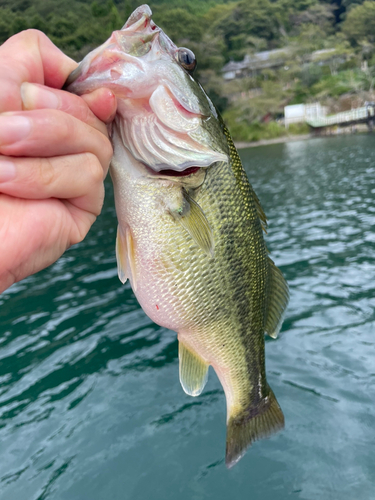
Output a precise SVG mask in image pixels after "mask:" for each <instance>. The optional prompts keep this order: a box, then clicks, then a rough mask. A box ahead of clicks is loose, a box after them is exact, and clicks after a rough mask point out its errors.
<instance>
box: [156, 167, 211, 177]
mask: <svg viewBox="0 0 375 500" xmlns="http://www.w3.org/2000/svg"><path fill="white" fill-rule="evenodd" d="M200 169H201V167H189V168H186V169H185V170H182V171H181V172H179V171H178V170H173V169H171V168H167V169H164V170H159V172H156V171H155V170H151V169H149V171H150V170H151V172H152V173H153V175H157V176H162V177H187V176H189V175H193V174H196V173H197V172H198V170H200Z"/></svg>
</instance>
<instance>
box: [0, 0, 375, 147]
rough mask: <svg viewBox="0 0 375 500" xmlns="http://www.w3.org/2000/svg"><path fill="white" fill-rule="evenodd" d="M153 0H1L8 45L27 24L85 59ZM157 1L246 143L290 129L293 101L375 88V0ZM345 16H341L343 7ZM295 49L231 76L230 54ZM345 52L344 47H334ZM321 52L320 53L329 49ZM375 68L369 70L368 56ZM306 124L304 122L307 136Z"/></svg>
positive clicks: (167, 26) (0, 31)
mask: <svg viewBox="0 0 375 500" xmlns="http://www.w3.org/2000/svg"><path fill="white" fill-rule="evenodd" d="M142 3H144V0H0V43H2V42H3V41H5V40H6V39H7V38H8V37H9V36H11V35H13V34H14V33H17V32H19V31H21V30H23V29H27V28H36V29H39V30H41V31H43V32H45V33H46V34H47V36H49V37H50V38H51V39H52V41H53V42H54V43H55V44H56V45H58V46H59V47H60V48H61V49H62V50H63V51H64V52H65V53H67V54H68V55H69V56H71V57H73V58H75V59H76V60H79V59H81V58H82V57H84V55H85V54H86V53H87V52H88V51H89V50H92V49H93V48H94V47H96V46H98V45H99V44H101V43H103V42H104V41H105V40H106V39H107V38H108V37H109V35H110V34H111V32H112V31H113V30H115V29H120V28H121V27H122V25H123V24H124V23H125V21H126V19H127V18H128V16H129V15H130V14H131V12H132V11H133V10H134V9H135V8H136V7H137V6H139V5H141V4H142ZM336 3H337V2H334V1H333V0H332V1H331V0H153V1H152V2H150V6H151V8H152V10H153V13H154V16H153V19H154V20H155V22H156V23H157V24H158V25H159V26H161V27H162V28H163V29H164V31H165V32H166V33H167V34H168V35H169V36H170V38H171V39H172V40H173V41H174V42H175V43H176V44H177V45H180V46H186V47H189V48H190V49H191V50H193V52H194V53H195V54H196V57H197V61H198V67H197V70H196V73H195V75H196V77H197V78H198V79H199V80H200V81H201V83H202V85H203V86H204V88H205V89H206V91H207V92H208V94H209V95H210V97H211V98H212V100H213V102H214V104H215V105H216V106H217V108H218V109H219V111H220V112H222V113H224V116H225V119H226V120H227V121H228V125H229V126H230V129H231V132H232V134H233V136H234V138H235V139H237V140H246V141H248V140H258V139H260V138H274V137H279V136H280V135H283V134H285V133H286V132H285V129H284V127H283V126H282V125H280V124H278V123H276V122H275V121H271V122H269V123H265V122H264V121H262V120H265V119H267V120H268V119H269V118H270V117H271V118H272V119H274V120H277V119H278V118H279V117H281V116H282V114H283V108H284V106H285V105H287V104H297V103H303V102H312V101H315V100H322V102H323V103H324V102H325V100H329V99H338V98H339V97H340V96H342V95H343V94H346V93H350V94H351V95H359V94H361V93H363V92H371V91H372V90H373V88H374V81H375V74H374V72H375V70H374V67H375V2H374V1H372V0H342V1H341V2H339V11H337V10H336V9H337V6H336ZM337 12H339V13H343V14H342V19H343V22H340V19H339V18H338V14H337ZM282 47H288V51H289V53H288V54H289V55H288V56H286V58H285V65H284V67H279V68H266V69H263V70H262V71H259V72H257V73H256V74H254V75H253V76H252V77H251V78H250V77H246V78H242V79H238V80H233V81H230V82H224V80H223V78H222V76H221V68H222V67H223V65H224V64H225V63H226V62H228V61H229V60H230V59H233V60H237V61H239V60H242V59H243V58H244V56H245V55H248V54H254V53H256V52H260V51H263V50H271V49H274V48H282ZM332 48H334V49H335V52H332V51H331V52H329V51H327V50H326V51H324V49H332ZM322 49H323V52H321V53H319V54H320V55H319V56H317V57H315V59H314V60H312V59H311V54H312V53H313V52H314V51H317V50H322ZM363 60H366V61H367V63H368V65H369V69H368V70H367V71H360V70H359V67H360V65H361V61H363ZM299 130H303V132H305V131H306V130H305V129H304V128H303V126H300V125H296V131H292V130H291V128H290V129H289V133H299V132H298V131H299Z"/></svg>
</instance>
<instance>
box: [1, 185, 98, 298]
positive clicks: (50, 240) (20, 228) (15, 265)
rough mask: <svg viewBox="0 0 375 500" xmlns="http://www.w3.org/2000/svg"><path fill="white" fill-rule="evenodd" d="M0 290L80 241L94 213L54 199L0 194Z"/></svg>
mask: <svg viewBox="0 0 375 500" xmlns="http://www.w3.org/2000/svg"><path fill="white" fill-rule="evenodd" d="M0 213H1V214H6V217H0V241H1V242H2V245H1V264H2V265H1V268H0V293H1V292H2V291H3V290H5V289H6V288H7V287H9V286H10V285H11V284H13V283H14V282H15V281H19V280H21V279H23V278H25V277H26V276H29V275H30V274H33V273H36V272H37V271H40V270H41V269H43V268H44V267H46V266H48V265H50V264H52V263H53V262H55V261H56V260H57V259H58V258H59V257H60V256H61V255H62V253H63V252H65V250H66V249H67V248H68V247H69V246H71V245H74V244H75V243H79V242H80V241H82V240H83V238H84V237H85V236H86V234H87V232H88V230H89V229H90V227H91V225H92V224H93V222H94V221H95V219H96V217H95V215H94V214H92V213H89V212H86V211H83V210H80V209H78V208H77V207H75V206H73V205H71V204H70V203H69V202H65V203H62V202H61V201H59V200H56V199H48V200H24V199H21V198H13V197H11V196H7V195H2V194H0Z"/></svg>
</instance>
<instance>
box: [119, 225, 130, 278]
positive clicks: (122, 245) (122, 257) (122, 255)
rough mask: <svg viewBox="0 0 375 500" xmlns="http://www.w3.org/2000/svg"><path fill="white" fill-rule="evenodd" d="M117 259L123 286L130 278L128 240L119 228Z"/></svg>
mask: <svg viewBox="0 0 375 500" xmlns="http://www.w3.org/2000/svg"><path fill="white" fill-rule="evenodd" d="M116 259H117V273H118V277H119V279H120V281H121V283H122V284H124V283H126V280H127V279H128V277H129V272H128V269H127V267H128V250H127V248H126V239H125V238H124V237H123V235H122V234H121V230H120V227H119V226H117V237H116Z"/></svg>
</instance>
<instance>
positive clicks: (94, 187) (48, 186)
mask: <svg viewBox="0 0 375 500" xmlns="http://www.w3.org/2000/svg"><path fill="white" fill-rule="evenodd" d="M103 180H104V173H103V168H102V166H101V164H100V162H99V160H98V158H97V157H96V156H94V155H93V154H91V153H82V154H76V155H68V156H57V157H53V158H12V157H1V159H0V192H1V193H3V194H6V195H8V196H13V197H16V198H25V199H34V200H42V199H47V198H58V199H71V201H72V203H73V204H75V205H76V206H78V207H79V208H81V209H83V210H86V211H88V212H91V213H93V214H95V215H99V213H100V210H101V208H102V204H103V198H104V188H103ZM76 199H78V200H76Z"/></svg>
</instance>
